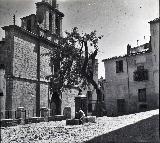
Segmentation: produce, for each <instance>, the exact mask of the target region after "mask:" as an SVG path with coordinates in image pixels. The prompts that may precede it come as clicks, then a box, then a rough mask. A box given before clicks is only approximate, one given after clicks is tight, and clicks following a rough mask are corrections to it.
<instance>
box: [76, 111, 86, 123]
mask: <svg viewBox="0 0 160 143" xmlns="http://www.w3.org/2000/svg"><path fill="white" fill-rule="evenodd" d="M84 117H85V114H84V112H83V111H82V109H81V108H80V109H79V111H78V112H76V114H75V119H79V123H80V124H83V122H84Z"/></svg>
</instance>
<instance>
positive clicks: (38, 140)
mask: <svg viewBox="0 0 160 143" xmlns="http://www.w3.org/2000/svg"><path fill="white" fill-rule="evenodd" d="M1 135H2V143H81V142H86V143H101V142H103V143H105V142H114V143H115V142H118V143H119V142H160V140H159V110H158V109H157V110H152V111H147V112H141V113H136V114H130V115H124V116H119V117H106V116H104V117H99V118H97V119H96V123H85V124H84V125H74V126H66V122H65V120H63V121H57V122H56V121H51V122H41V123H33V124H26V125H18V126H14V127H6V128H1Z"/></svg>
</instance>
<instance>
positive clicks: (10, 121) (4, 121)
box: [0, 119, 13, 127]
mask: <svg viewBox="0 0 160 143" xmlns="http://www.w3.org/2000/svg"><path fill="white" fill-rule="evenodd" d="M12 124H13V119H2V120H1V121H0V125H1V127H10V126H12Z"/></svg>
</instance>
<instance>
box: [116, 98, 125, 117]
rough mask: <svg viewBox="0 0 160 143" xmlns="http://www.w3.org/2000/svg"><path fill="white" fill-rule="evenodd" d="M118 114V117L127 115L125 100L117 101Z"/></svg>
mask: <svg viewBox="0 0 160 143" xmlns="http://www.w3.org/2000/svg"><path fill="white" fill-rule="evenodd" d="M117 112H118V115H123V114H125V99H117Z"/></svg>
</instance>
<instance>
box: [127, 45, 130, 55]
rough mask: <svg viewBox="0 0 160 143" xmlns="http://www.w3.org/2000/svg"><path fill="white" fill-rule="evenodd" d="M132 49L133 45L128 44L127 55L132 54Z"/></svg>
mask: <svg viewBox="0 0 160 143" xmlns="http://www.w3.org/2000/svg"><path fill="white" fill-rule="evenodd" d="M130 50H131V46H130V45H129V44H128V45H127V55H129V54H130Z"/></svg>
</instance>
